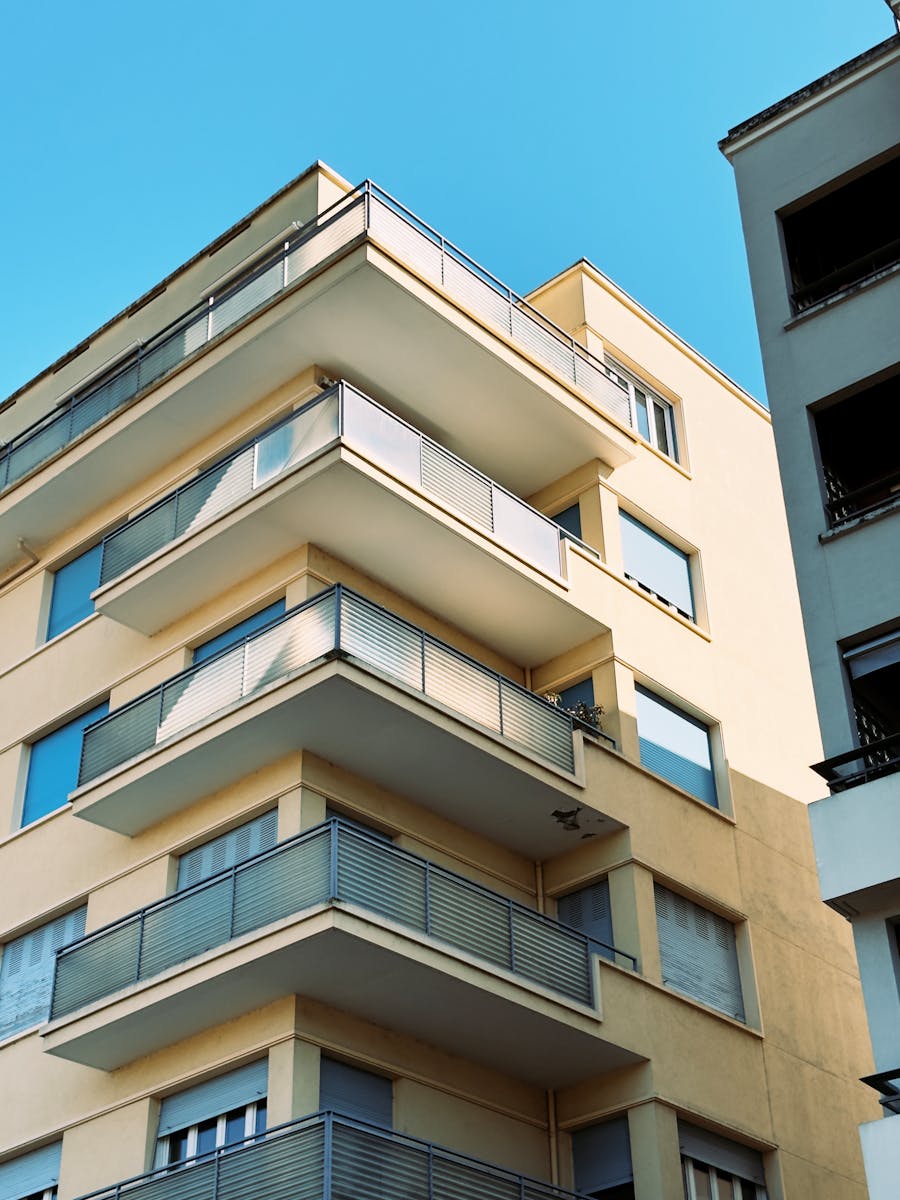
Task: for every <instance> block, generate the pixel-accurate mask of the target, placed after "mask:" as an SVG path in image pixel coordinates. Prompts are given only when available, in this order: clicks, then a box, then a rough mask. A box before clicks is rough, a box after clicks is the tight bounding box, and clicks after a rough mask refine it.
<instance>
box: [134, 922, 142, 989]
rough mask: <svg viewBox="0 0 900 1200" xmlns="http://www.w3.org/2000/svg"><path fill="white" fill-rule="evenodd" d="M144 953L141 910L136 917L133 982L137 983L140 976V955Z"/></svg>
mask: <svg viewBox="0 0 900 1200" xmlns="http://www.w3.org/2000/svg"><path fill="white" fill-rule="evenodd" d="M143 953H144V913H143V911H142V912H141V914H140V916H139V917H138V944H137V954H136V955H135V961H134V982H135V983H137V982H138V980H139V979H140V977H141V957H142V955H143Z"/></svg>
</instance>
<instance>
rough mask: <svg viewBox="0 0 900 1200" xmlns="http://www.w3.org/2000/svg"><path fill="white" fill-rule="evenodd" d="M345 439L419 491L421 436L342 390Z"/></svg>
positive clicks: (420, 480)
mask: <svg viewBox="0 0 900 1200" xmlns="http://www.w3.org/2000/svg"><path fill="white" fill-rule="evenodd" d="M343 397H344V437H345V439H346V440H347V441H348V442H349V443H350V445H351V446H355V447H356V448H357V449H359V450H361V451H363V453H365V454H366V455H367V456H368V457H369V458H371V459H372V460H373V462H376V463H378V465H379V466H383V467H387V468H388V470H390V471H392V472H393V473H394V474H395V475H398V476H399V477H400V478H401V479H403V480H405V481H407V482H408V483H412V484H414V485H415V486H416V487H418V486H419V485H420V484H421V482H422V479H421V469H420V449H419V447H420V444H421V441H422V438H421V435H420V434H418V433H417V432H416V431H415V430H414V429H411V428H410V427H409V426H408V425H407V424H405V423H404V422H403V421H401V420H399V419H398V418H397V417H395V416H393V415H392V414H391V413H389V412H386V411H385V409H383V408H381V407H380V406H379V405H377V404H372V403H371V401H369V400H367V399H366V398H365V397H364V396H361V395H360V394H359V392H357V391H355V390H354V389H353V388H350V387H346V386H345V387H344V389H343Z"/></svg>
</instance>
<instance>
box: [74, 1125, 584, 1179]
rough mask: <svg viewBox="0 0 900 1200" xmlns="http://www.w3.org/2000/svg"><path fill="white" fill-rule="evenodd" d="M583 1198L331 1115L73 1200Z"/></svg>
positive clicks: (402, 1135)
mask: <svg viewBox="0 0 900 1200" xmlns="http://www.w3.org/2000/svg"><path fill="white" fill-rule="evenodd" d="M126 1197H127V1200H184V1198H185V1197H190V1200H262V1198H263V1197H264V1198H265V1200H583V1198H579V1197H578V1196H577V1195H576V1193H574V1192H569V1191H566V1190H565V1188H561V1187H557V1186H555V1185H554V1184H551V1183H543V1182H542V1181H541V1180H539V1179H532V1178H530V1177H529V1176H527V1175H518V1174H516V1173H515V1172H514V1171H508V1170H506V1169H505V1168H504V1167H496V1166H493V1165H492V1164H490V1163H486V1162H482V1161H481V1160H480V1159H477V1158H472V1157H471V1156H470V1155H468V1154H459V1153H458V1152H457V1151H455V1150H448V1149H446V1148H445V1147H443V1146H436V1145H434V1144H433V1143H432V1142H425V1141H422V1139H421V1138H416V1137H411V1136H410V1135H409V1134H406V1133H396V1132H394V1131H393V1130H391V1129H385V1128H383V1127H381V1126H379V1125H373V1124H370V1123H369V1122H367V1121H358V1120H356V1119H354V1118H351V1117H345V1116H342V1115H341V1114H340V1113H333V1112H321V1113H316V1114H315V1115H313V1116H310V1117H304V1118H302V1119H301V1120H299V1121H292V1122H290V1123H289V1124H286V1125H279V1126H276V1127H275V1128H274V1129H270V1130H268V1131H267V1132H266V1133H262V1134H257V1135H256V1136H254V1137H251V1138H247V1139H245V1140H244V1141H243V1142H238V1143H236V1144H235V1145H233V1146H225V1147H222V1148H221V1149H219V1150H215V1151H212V1152H211V1153H209V1154H206V1155H204V1156H203V1157H202V1158H201V1159H197V1160H195V1161H193V1162H188V1163H186V1164H185V1165H184V1166H183V1167H174V1168H172V1167H169V1168H166V1169H161V1170H156V1171H148V1172H147V1173H146V1174H145V1175H138V1176H136V1177H134V1178H133V1179H126V1180H124V1181H123V1182H121V1183H117V1184H116V1185H115V1186H114V1187H110V1188H105V1189H103V1190H100V1191H96V1192H91V1193H89V1194H88V1195H87V1196H82V1197H80V1200H125V1198H126Z"/></svg>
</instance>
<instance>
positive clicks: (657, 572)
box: [619, 511, 694, 619]
mask: <svg viewBox="0 0 900 1200" xmlns="http://www.w3.org/2000/svg"><path fill="white" fill-rule="evenodd" d="M619 516H620V517H621V528H622V557H623V559H624V562H625V574H626V575H627V576H628V577H629V578H630V579H633V580H634V581H635V583H639V584H641V586H642V587H645V588H646V589H647V590H648V591H650V592H653V594H654V595H655V596H658V597H659V599H660V600H665V601H666V602H667V603H668V604H673V605H674V606H675V607H676V608H678V609H680V610H681V611H682V612H683V613H687V615H688V616H689V617H690V618H691V619H693V617H694V595H693V592H692V591H691V570H690V556H689V555H687V554H685V552H684V551H683V550H679V549H678V547H677V546H673V545H672V543H671V542H667V541H666V539H665V538H662V537H660V536H659V534H658V533H654V532H653V530H652V529H648V528H647V526H646V525H642V524H641V522H640V521H637V520H635V518H634V517H630V516H629V515H628V513H626V512H621V511H620V512H619Z"/></svg>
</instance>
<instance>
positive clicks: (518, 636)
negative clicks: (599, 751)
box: [95, 446, 606, 665]
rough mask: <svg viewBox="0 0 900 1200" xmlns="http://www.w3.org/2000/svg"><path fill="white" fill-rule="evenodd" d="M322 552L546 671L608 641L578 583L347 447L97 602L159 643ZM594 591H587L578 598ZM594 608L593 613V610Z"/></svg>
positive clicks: (184, 541) (161, 556)
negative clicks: (573, 587) (202, 609)
mask: <svg viewBox="0 0 900 1200" xmlns="http://www.w3.org/2000/svg"><path fill="white" fill-rule="evenodd" d="M306 543H313V544H315V545H317V546H319V547H321V548H322V549H324V550H327V551H328V552H329V553H330V554H333V555H334V556H335V557H336V558H339V559H341V560H343V561H344V562H347V563H349V564H350V565H351V566H354V567H356V568H357V569H359V570H361V571H363V572H365V573H366V574H367V575H369V576H370V577H372V578H375V579H378V580H380V581H381V582H382V583H384V584H385V585H386V586H388V587H391V588H392V589H394V590H395V591H399V592H400V593H402V594H403V595H406V596H408V597H410V599H412V600H413V601H414V602H415V603H417V604H419V605H420V606H422V607H423V608H424V609H426V610H427V611H432V612H440V614H441V616H442V617H444V618H445V619H446V620H449V621H450V622H451V623H452V624H454V625H456V626H457V627H458V628H460V629H464V630H465V631H466V632H467V633H469V634H471V635H472V636H474V637H476V638H477V639H478V640H479V641H481V642H483V643H484V644H485V645H490V646H493V647H495V648H496V649H497V650H499V651H500V652H501V653H503V654H505V655H507V656H508V657H510V658H511V659H512V660H513V661H515V662H519V663H523V664H526V665H536V664H539V663H541V662H546V661H547V660H548V659H550V658H554V657H555V656H556V655H558V654H562V653H563V652H565V651H566V650H569V649H572V648H573V647H574V646H577V645H579V644H580V643H581V642H584V641H587V640H588V639H589V638H592V637H596V636H597V635H598V634H601V633H603V632H605V630H606V626H605V625H604V624H603V622H602V621H601V620H600V619H599V614H593V613H591V612H590V609H591V608H595V607H596V605H591V604H590V600H591V597H590V596H587V595H584V596H582V595H580V594H579V596H578V597H577V599H578V600H583V601H584V607H582V606H581V605H579V604H576V603H573V602H572V599H570V593H569V585H568V584H567V583H566V582H565V581H564V580H562V579H560V578H558V577H556V578H554V577H553V576H550V575H548V574H546V573H545V572H543V571H541V570H539V569H538V568H536V567H533V566H531V565H530V564H528V563H526V562H524V561H523V560H522V559H520V558H518V557H517V556H516V555H515V554H514V553H512V552H511V551H509V550H506V549H504V548H502V547H501V546H499V545H498V544H497V543H496V542H494V541H493V540H492V539H490V538H489V537H488V536H487V535H485V534H484V533H483V532H482V531H480V530H478V529H477V528H476V527H474V526H472V525H470V524H468V523H466V522H465V521H464V520H462V519H460V518H458V517H456V516H454V515H452V514H451V513H448V512H447V511H446V510H444V509H443V508H441V507H439V506H438V505H437V504H435V503H434V502H432V501H430V500H429V499H428V498H426V497H425V496H422V495H421V494H420V493H418V492H416V491H415V490H414V489H412V488H410V487H407V486H405V485H404V484H403V483H401V482H398V481H397V480H395V479H394V478H393V477H392V476H391V475H389V474H388V473H387V472H385V471H384V470H382V469H380V468H379V467H377V466H375V465H373V464H371V463H369V462H368V461H366V459H364V458H363V457H361V456H360V455H359V454H357V453H355V452H354V451H353V450H351V449H350V448H348V447H346V446H335V447H332V448H331V449H330V450H327V451H326V452H325V453H324V454H323V455H321V456H319V457H318V458H317V459H315V460H314V461H312V462H310V463H307V464H306V465H305V466H303V467H301V468H300V469H298V470H295V471H293V472H291V473H290V474H289V475H287V476H286V477H284V478H281V479H279V480H278V481H277V482H275V483H274V484H272V485H270V486H267V487H265V488H262V489H260V490H259V491H258V492H255V493H253V494H252V495H251V496H249V497H248V498H246V499H245V500H243V501H241V502H240V503H239V504H238V505H236V506H235V507H234V508H232V509H230V510H229V511H228V512H226V513H224V514H223V515H222V516H220V517H219V518H217V519H216V520H214V521H213V522H212V523H211V524H209V525H207V526H204V527H202V528H200V529H198V530H196V531H194V532H191V533H189V534H186V535H184V536H183V537H181V538H179V539H178V540H177V541H176V542H174V543H172V544H171V545H170V546H168V547H166V548H164V549H163V550H160V551H158V552H157V553H156V554H154V555H153V556H152V557H151V558H149V559H148V560H146V561H145V562H143V563H140V564H138V566H136V567H134V568H133V569H132V570H131V571H129V572H128V573H127V574H126V575H124V576H122V577H121V578H119V579H117V580H113V581H112V582H111V583H109V584H107V585H106V586H105V587H103V588H101V589H100V590H99V591H98V592H97V593H95V603H96V608H97V610H98V611H99V612H102V613H105V614H106V615H107V616H109V617H112V618H113V620H116V621H120V622H122V623H123V624H125V625H128V626H129V627H130V628H132V629H137V630H139V631H140V632H141V633H146V634H153V633H156V632H157V631H158V630H160V629H162V628H164V627H165V626H166V625H168V624H170V623H171V622H172V621H174V620H176V619H178V618H179V617H181V616H183V615H184V614H185V613H188V612H190V611H192V610H194V609H196V608H198V607H199V606H200V605H201V604H204V603H206V602H207V601H208V600H211V599H213V598H214V597H215V596H217V595H220V594H221V593H222V592H224V591H226V590H227V589H228V588H229V587H232V586H233V585H234V584H235V583H236V582H237V581H238V580H239V579H240V578H242V577H249V576H251V575H253V574H254V573H255V572H256V571H259V570H261V569H262V568H263V567H264V566H266V565H267V564H268V563H270V562H273V561H274V560H275V559H277V558H279V557H281V556H282V555H286V554H289V553H291V552H292V551H294V550H296V549H297V548H298V547H300V546H302V545H304V544H306ZM581 591H584V589H579V593H580V592H581ZM585 609H587V610H588V611H585Z"/></svg>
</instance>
